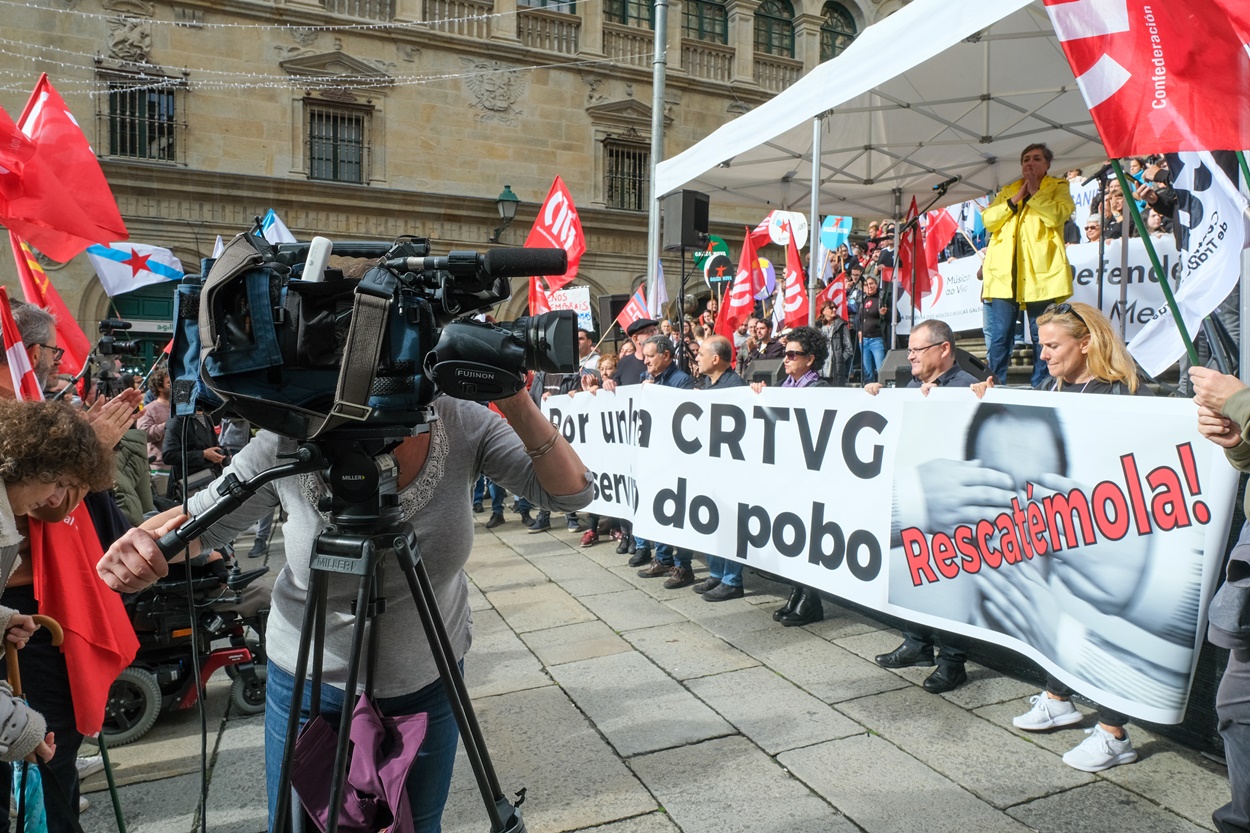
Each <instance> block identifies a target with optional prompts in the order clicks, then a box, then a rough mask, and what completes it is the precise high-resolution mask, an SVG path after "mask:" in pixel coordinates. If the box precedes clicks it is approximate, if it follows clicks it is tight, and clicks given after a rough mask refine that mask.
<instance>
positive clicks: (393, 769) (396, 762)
mask: <svg viewBox="0 0 1250 833" xmlns="http://www.w3.org/2000/svg"><path fill="white" fill-rule="evenodd" d="M428 721H429V715H427V714H425V713H422V714H410V715H401V716H399V717H383V716H382V715H381V713H380V712H378V709H377V706H375V705H374V703H373V701H372V700H371V699H369V698H368V697H363V696H362V697H359V698H357V700H356V710H355V711H354V712H353V713H352V723H351V735H350V736H351V745H350V746H349V747H348V763H347V780H346V783H344V785H343V808H342V813H341V814H340V816H339V828H338V829H339V830H340V831H341V832H342V833H380V831H389V833H413V824H412V811H411V810H410V809H409V807H408V790H407V789H406V788H405V785H406V783H407V781H408V773H409V771H410V770H411V769H412V765H413V763H414V762H415V761H416V759H417V752H418V750H420V748H421V743H422V742H423V741H424V740H425V730H426V726H427V724H428ZM337 742H338V727H337V726H333V725H331V724H330V722H329V721H327V720H326V719H325V718H324V717H322V716H321V715H317V716H316V717H315V718H313V719H312V720H310V721H308V723H307V724H305V726H304V728H303V729H302V730H300V733H299V737H298V738H297V739H296V741H295V756H294V760H293V761H292V771H291V785H292V786H293V787H295V790H296V792H298V793H299V796H300V803H302V804H303V805H304V809H305V810H307V811H308V814H309V815H310V816H311V817H312V820H313V821H314V822H315V823H316V825H317V827H318V828H319V829H320V830H321V831H322V833H325V830H326V828H327V827H328V825H329V818H330V786H331V784H333V781H334V747H335V745H336V744H337Z"/></svg>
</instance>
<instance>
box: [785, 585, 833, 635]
mask: <svg viewBox="0 0 1250 833" xmlns="http://www.w3.org/2000/svg"><path fill="white" fill-rule="evenodd" d="M824 618H825V608H824V605H822V604H821V603H820V592H819V591H818V590H816V589H815V588H813V587H801V588H799V600H798V602H797V603H796V604H795V605H794V609H793V610H792V611H790V612H789V613H788V614H786V615H785V616H782V617H781V618H780V619H779V620H778V621H779V622H781V624H782V625H784V626H785V627H787V628H793V627H795V626H797V625H810V624H811V623H812V622H819V621H820V620H821V619H824Z"/></svg>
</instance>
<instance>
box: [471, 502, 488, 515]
mask: <svg viewBox="0 0 1250 833" xmlns="http://www.w3.org/2000/svg"><path fill="white" fill-rule="evenodd" d="M485 511H486V510H485V509H483V508H482V504H480V503H475V504H473V514H474V515H480V514H482V513H483V512H485Z"/></svg>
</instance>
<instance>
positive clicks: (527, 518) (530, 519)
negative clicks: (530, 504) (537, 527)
mask: <svg viewBox="0 0 1250 833" xmlns="http://www.w3.org/2000/svg"><path fill="white" fill-rule="evenodd" d="M520 511H521V524H522V525H524V526H530V525H532V524H533V523H534V516H533V515H531V514H530V510H528V509H522V510H520Z"/></svg>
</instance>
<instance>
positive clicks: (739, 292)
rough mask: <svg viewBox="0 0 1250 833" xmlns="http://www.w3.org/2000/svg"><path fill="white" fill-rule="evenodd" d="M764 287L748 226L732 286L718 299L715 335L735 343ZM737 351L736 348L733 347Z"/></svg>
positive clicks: (761, 272)
mask: <svg viewBox="0 0 1250 833" xmlns="http://www.w3.org/2000/svg"><path fill="white" fill-rule="evenodd" d="M763 288H764V273H763V271H761V270H760V258H759V255H758V254H756V251H755V243H754V242H753V241H752V239H751V231H750V230H749V229H748V230H747V233H746V237H745V239H744V240H743V241H742V254H741V255H740V256H739V258H738V273H737V275H736V276H735V277H734V282H733V286H731V287H730V288H729V292H728V293H727V294H726V295H725V299H724V300H723V301H722V302H721V305H720V313H719V314H717V316H716V327H715V328H714V331H715V333H716V334H717V335H721V336H724V337H725V338H727V339H729V343H730V345H732V344H733V343H734V333H735V332H736V331H737V329H738V327H739V326H740V325H741V324H742V322H743V321H746V320H747V319H748V318H750V317H751V310H753V309H755V296H756V294H758V293H759V291H760V290H761V289H763ZM735 352H736V350H735Z"/></svg>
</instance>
